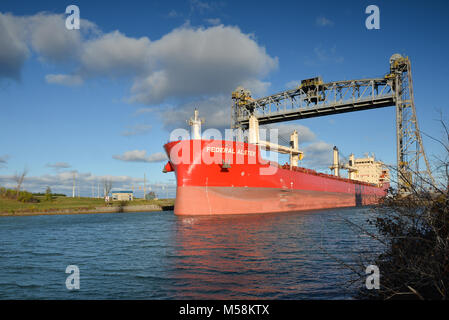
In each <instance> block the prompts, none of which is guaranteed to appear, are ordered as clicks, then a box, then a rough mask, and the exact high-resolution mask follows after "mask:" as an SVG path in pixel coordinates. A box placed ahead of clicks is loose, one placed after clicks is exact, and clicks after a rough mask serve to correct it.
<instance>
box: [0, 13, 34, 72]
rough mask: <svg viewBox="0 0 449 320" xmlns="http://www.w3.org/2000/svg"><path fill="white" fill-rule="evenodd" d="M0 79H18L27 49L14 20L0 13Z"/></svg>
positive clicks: (26, 56) (27, 53) (27, 54)
mask: <svg viewBox="0 0 449 320" xmlns="http://www.w3.org/2000/svg"><path fill="white" fill-rule="evenodd" d="M0 48H1V50H0V78H10V79H14V80H19V79H20V70H21V69H22V65H23V64H24V62H25V60H26V59H27V58H28V56H29V49H28V47H27V45H26V43H25V39H24V35H23V32H21V30H20V28H19V26H18V24H17V23H16V21H15V20H14V18H13V17H12V16H11V15H9V14H7V15H4V14H2V13H0Z"/></svg>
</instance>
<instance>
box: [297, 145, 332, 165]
mask: <svg viewBox="0 0 449 320" xmlns="http://www.w3.org/2000/svg"><path fill="white" fill-rule="evenodd" d="M332 149H333V145H331V144H329V143H327V142H324V141H317V142H312V143H310V144H309V145H307V146H306V147H305V148H304V149H303V151H304V160H303V161H304V163H306V164H307V166H308V167H311V168H315V169H328V166H330V165H331V164H332V154H333V151H332Z"/></svg>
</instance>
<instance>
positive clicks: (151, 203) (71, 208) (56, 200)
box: [0, 196, 174, 215]
mask: <svg viewBox="0 0 449 320" xmlns="http://www.w3.org/2000/svg"><path fill="white" fill-rule="evenodd" d="M34 197H35V198H36V199H38V200H39V202H34V203H30V202H21V201H18V200H17V199H8V198H0V214H1V215H23V214H31V213H32V214H40V213H55V214H57V213H61V212H64V213H82V212H86V211H88V212H94V211H96V210H97V211H98V212H106V211H105V209H104V208H107V207H117V208H119V207H120V208H121V209H123V208H126V211H130V210H132V208H133V207H137V206H139V207H141V208H143V207H142V206H148V207H151V208H160V210H163V209H169V208H170V207H172V206H173V205H174V199H158V200H143V199H136V200H134V201H129V202H119V201H114V202H111V203H109V204H107V203H105V201H104V200H103V199H95V198H69V197H61V196H56V197H55V196H54V197H53V198H52V200H51V201H50V200H46V199H45V196H34Z"/></svg>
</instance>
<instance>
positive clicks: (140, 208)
mask: <svg viewBox="0 0 449 320" xmlns="http://www.w3.org/2000/svg"><path fill="white" fill-rule="evenodd" d="M166 210H173V206H160V205H156V204H145V205H134V206H133V205H131V206H130V205H128V206H107V207H95V208H67V209H58V208H52V209H48V210H42V211H14V212H0V217H16V216H38V215H66V214H95V213H122V212H156V211H166Z"/></svg>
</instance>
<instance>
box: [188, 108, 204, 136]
mask: <svg viewBox="0 0 449 320" xmlns="http://www.w3.org/2000/svg"><path fill="white" fill-rule="evenodd" d="M198 114H199V113H198V109H196V108H195V112H194V114H193V118H190V121H189V125H190V128H191V132H190V135H191V139H192V140H201V124H202V123H204V119H200V118H199V117H198Z"/></svg>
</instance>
